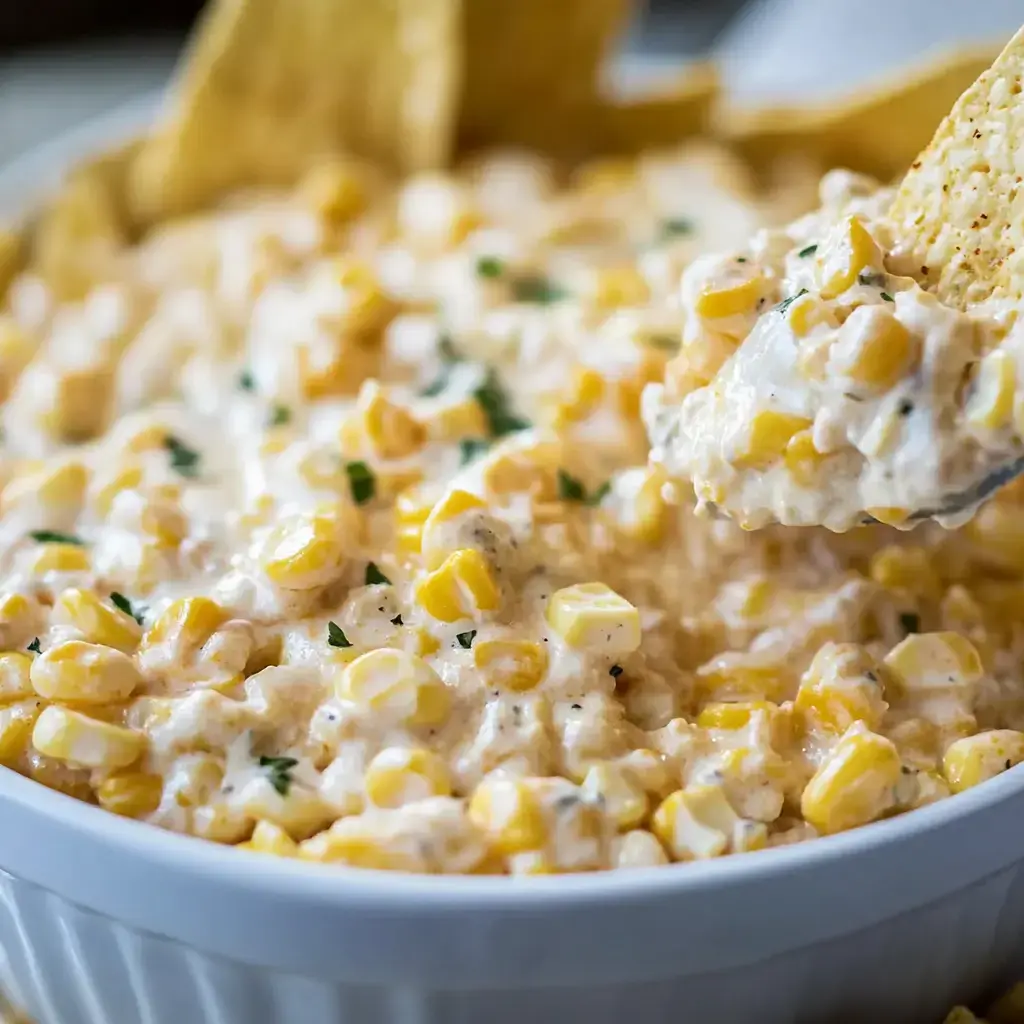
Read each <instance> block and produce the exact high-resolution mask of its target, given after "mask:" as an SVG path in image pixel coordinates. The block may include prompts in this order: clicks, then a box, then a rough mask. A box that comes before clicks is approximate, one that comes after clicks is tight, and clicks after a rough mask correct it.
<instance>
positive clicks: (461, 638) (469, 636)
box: [455, 629, 476, 651]
mask: <svg viewBox="0 0 1024 1024" xmlns="http://www.w3.org/2000/svg"><path fill="white" fill-rule="evenodd" d="M455 639H456V640H458V642H459V646H460V647H463V648H465V649H466V650H467V651H468V650H469V649H470V647H472V646H473V641H474V639H476V630H475V629H471V630H469V631H468V632H465V633H456V634H455Z"/></svg>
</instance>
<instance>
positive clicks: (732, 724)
mask: <svg viewBox="0 0 1024 1024" xmlns="http://www.w3.org/2000/svg"><path fill="white" fill-rule="evenodd" d="M778 710H779V705H778V704H774V703H773V702H772V701H770V700H753V701H736V702H735V703H716V704H705V705H704V707H702V708H701V709H700V714H699V715H698V716H697V725H699V726H700V728H702V729H743V728H745V727H746V726H748V725H749V724H750V719H751V718H752V717H753V716H754V715H757V714H763V715H767V716H768V717H769V718H770V717H771V716H773V715H774V714H775V713H776V712H778Z"/></svg>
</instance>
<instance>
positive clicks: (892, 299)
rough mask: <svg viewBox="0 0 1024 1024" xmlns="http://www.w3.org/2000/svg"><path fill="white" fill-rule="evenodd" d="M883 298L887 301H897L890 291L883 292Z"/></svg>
mask: <svg viewBox="0 0 1024 1024" xmlns="http://www.w3.org/2000/svg"><path fill="white" fill-rule="evenodd" d="M882 298H883V299H884V300H885V301H886V302H895V301H896V300H895V299H894V298H893V297H892V296H891V295H890V294H889V293H888V292H882Z"/></svg>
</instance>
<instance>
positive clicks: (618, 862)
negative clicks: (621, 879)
mask: <svg viewBox="0 0 1024 1024" xmlns="http://www.w3.org/2000/svg"><path fill="white" fill-rule="evenodd" d="M668 862H669V860H668V856H667V855H666V853H665V847H663V846H662V845H661V843H660V842H659V841H658V837H657V836H655V835H654V834H653V833H652V832H646V831H644V830H643V829H641V828H636V829H633V830H632V831H631V832H627V833H626V834H625V835H623V836H622V837H621V838H620V839H619V841H618V843H617V844H616V849H615V867H617V868H656V867H660V866H661V865H662V864H668Z"/></svg>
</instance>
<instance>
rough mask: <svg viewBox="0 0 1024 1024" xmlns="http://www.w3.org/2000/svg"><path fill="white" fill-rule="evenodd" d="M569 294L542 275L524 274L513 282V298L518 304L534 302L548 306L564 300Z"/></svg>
mask: <svg viewBox="0 0 1024 1024" xmlns="http://www.w3.org/2000/svg"><path fill="white" fill-rule="evenodd" d="M567 295H568V292H567V291H566V290H565V289H564V288H559V287H558V285H556V284H554V283H553V282H551V281H549V280H548V279H547V278H546V277H542V276H541V275H540V274H524V275H523V276H522V277H517V278H516V279H515V281H513V282H512V296H513V298H514V299H515V300H516V302H534V303H538V304H540V305H543V306H548V305H550V304H551V303H552V302H558V301H559V300H560V299H564V298H565V297H566V296H567Z"/></svg>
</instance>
